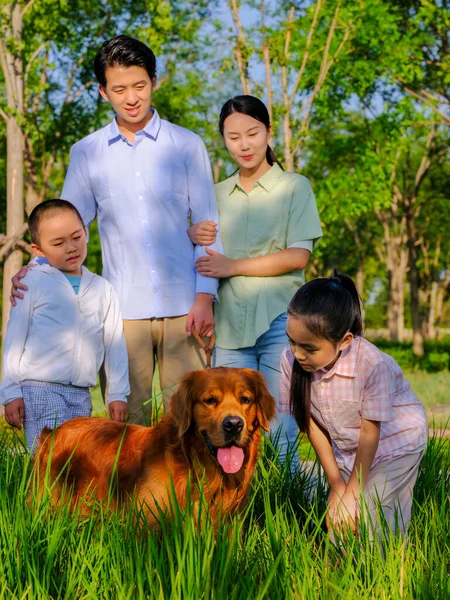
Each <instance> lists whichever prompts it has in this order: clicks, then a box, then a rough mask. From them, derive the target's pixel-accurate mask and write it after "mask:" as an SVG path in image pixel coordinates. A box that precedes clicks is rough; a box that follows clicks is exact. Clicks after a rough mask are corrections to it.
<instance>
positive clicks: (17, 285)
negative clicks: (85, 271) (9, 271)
mask: <svg viewBox="0 0 450 600" xmlns="http://www.w3.org/2000/svg"><path fill="white" fill-rule="evenodd" d="M61 199H62V200H67V201H68V202H71V203H72V204H73V205H74V206H75V207H76V208H77V210H78V212H79V213H80V215H81V218H82V219H83V222H84V224H85V226H86V229H87V228H88V227H89V225H90V224H91V223H92V221H93V220H94V219H95V216H96V214H97V203H96V201H95V197H94V194H93V192H92V190H91V188H90V185H89V172H88V168H87V158H86V156H85V154H84V152H83V151H82V149H80V147H79V144H75V145H74V146H72V149H71V151H70V163H69V168H68V170H67V174H66V179H65V181H64V187H63V190H62V192H61ZM32 260H34V259H32ZM40 260H42V261H43V262H46V260H47V259H40ZM28 269H29V266H28V265H25V266H23V267H22V268H21V269H20V271H18V272H17V273H16V274H15V275H14V277H13V278H12V279H11V295H10V297H9V300H10V302H11V304H12V306H16V304H17V302H16V298H19V300H22V299H23V298H24V294H23V293H22V292H21V291H20V290H23V291H24V292H26V291H27V290H28V288H27V286H26V285H25V284H24V283H22V282H21V279H23V278H24V277H25V275H26V274H27V272H28Z"/></svg>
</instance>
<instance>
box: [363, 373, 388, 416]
mask: <svg viewBox="0 0 450 600" xmlns="http://www.w3.org/2000/svg"><path fill="white" fill-rule="evenodd" d="M393 389H395V382H394V381H393V374H392V372H391V370H390V369H389V367H388V365H387V364H386V363H385V362H381V363H379V364H377V365H376V366H375V367H374V368H373V370H372V372H371V373H370V375H369V376H368V378H367V382H366V385H365V386H364V396H363V400H362V406H361V417H362V418H363V419H367V420H369V421H380V422H381V421H390V420H391V419H392V396H391V394H390V390H393Z"/></svg>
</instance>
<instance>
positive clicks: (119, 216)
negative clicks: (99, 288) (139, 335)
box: [61, 110, 223, 319]
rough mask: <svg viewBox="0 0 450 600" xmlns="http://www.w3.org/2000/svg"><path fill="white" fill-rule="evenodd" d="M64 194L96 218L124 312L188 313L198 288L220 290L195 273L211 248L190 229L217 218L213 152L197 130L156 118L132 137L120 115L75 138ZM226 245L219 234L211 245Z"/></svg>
mask: <svg viewBox="0 0 450 600" xmlns="http://www.w3.org/2000/svg"><path fill="white" fill-rule="evenodd" d="M61 198H64V199H65V200H68V201H70V202H72V204H74V205H75V206H76V207H77V208H78V210H79V211H80V213H81V216H82V217H83V220H84V222H85V224H86V226H89V224H90V223H91V222H92V221H93V220H94V219H95V217H97V218H98V226H99V232H100V238H101V245H102V258H103V276H104V277H105V278H106V279H107V280H108V281H109V282H110V283H111V284H112V286H113V287H114V290H115V291H116V293H117V295H118V297H119V301H120V306H121V310H122V315H123V318H124V319H146V318H153V317H158V318H161V317H175V316H180V315H185V314H187V313H188V312H189V310H190V309H191V307H192V305H193V304H194V302H195V295H196V293H199V292H204V293H208V294H213V295H214V296H215V295H216V293H217V280H216V279H213V278H208V277H203V276H201V275H199V274H198V273H196V272H195V270H194V264H195V260H196V259H197V258H198V257H199V256H203V255H205V249H204V248H203V247H201V246H196V247H194V246H193V244H192V243H191V241H190V239H189V236H188V234H187V230H188V228H189V226H190V222H189V218H190V217H191V218H192V221H193V223H197V222H199V221H204V220H211V221H214V222H216V223H218V211H217V205H216V200H215V193H214V184H213V179H212V174H211V167H210V163H209V158H208V154H207V152H206V148H205V145H204V144H203V142H202V140H201V138H200V137H199V136H198V135H196V134H195V133H193V132H191V131H188V130H187V129H184V128H182V127H178V126H177V125H174V124H172V123H169V122H168V121H165V120H163V119H161V118H160V117H159V115H158V113H157V112H156V110H153V117H152V119H151V120H150V121H149V123H148V124H147V125H146V126H145V128H144V129H142V130H141V131H138V132H137V133H136V134H135V141H134V143H133V144H131V143H130V142H129V141H128V140H127V139H126V138H125V137H124V136H123V135H122V134H121V132H120V130H119V127H118V125H117V122H116V120H115V119H114V120H113V121H112V122H111V123H110V124H109V125H107V126H106V127H103V128H102V129H100V130H98V131H96V132H94V133H93V134H91V135H89V136H87V137H86V138H84V139H82V140H81V141H79V142H77V143H76V144H75V145H74V146H73V147H72V150H71V153H70V164H69V169H68V172H67V176H66V180H65V182H64V188H63V191H62V194H61ZM211 247H212V248H213V249H214V250H216V251H217V252H223V248H222V244H221V241H220V239H218V240H217V241H216V242H215V243H214V244H213V245H212V246H211Z"/></svg>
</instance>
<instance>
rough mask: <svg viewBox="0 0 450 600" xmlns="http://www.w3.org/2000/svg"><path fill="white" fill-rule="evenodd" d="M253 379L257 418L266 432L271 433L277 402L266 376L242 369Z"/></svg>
mask: <svg viewBox="0 0 450 600" xmlns="http://www.w3.org/2000/svg"><path fill="white" fill-rule="evenodd" d="M242 370H243V371H245V372H246V373H247V375H248V376H249V377H250V378H251V379H252V381H253V385H254V389H255V403H256V417H257V419H258V422H259V424H260V426H261V427H262V428H263V429H264V431H269V423H270V421H271V420H272V419H273V418H274V417H275V410H276V402H275V398H274V397H273V396H272V394H270V392H269V390H268V388H267V383H266V380H265V379H264V375H263V374H262V373H260V372H259V371H253V370H252V369H242Z"/></svg>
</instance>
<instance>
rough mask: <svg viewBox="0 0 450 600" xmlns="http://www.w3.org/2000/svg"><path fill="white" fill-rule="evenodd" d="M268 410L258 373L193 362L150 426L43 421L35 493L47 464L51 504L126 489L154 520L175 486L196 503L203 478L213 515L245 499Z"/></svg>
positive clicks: (182, 498)
mask: <svg viewBox="0 0 450 600" xmlns="http://www.w3.org/2000/svg"><path fill="white" fill-rule="evenodd" d="M274 416H275V400H274V398H273V397H272V396H271V395H270V394H269V392H268V390H267V387H266V384H265V381H264V377H263V376H262V375H261V373H258V372H257V371H252V370H250V369H234V368H226V367H219V368H216V369H209V370H205V371H193V372H191V373H188V374H186V375H185V376H184V378H183V380H182V381H181V383H180V384H179V386H178V388H177V390H176V392H175V394H174V395H173V397H172V399H171V402H170V407H169V410H168V412H167V414H166V415H165V416H164V417H163V418H162V419H161V420H160V421H159V422H158V423H157V424H156V425H154V426H153V427H141V426H139V425H128V424H124V423H118V422H115V421H110V420H108V419H102V418H77V419H72V420H70V421H67V422H66V423H63V424H62V425H60V426H59V427H58V428H56V429H55V430H54V431H53V432H52V431H50V430H49V429H46V430H44V431H43V433H42V435H41V438H40V441H39V446H38V450H37V453H36V459H35V469H36V475H37V480H38V484H39V490H40V494H41V496H42V493H43V490H44V485H45V479H46V472H47V471H48V472H49V477H50V481H49V483H50V486H51V497H52V500H53V501H54V503H55V504H56V505H59V504H63V503H65V502H67V501H68V498H69V497H70V502H71V510H73V509H74V507H75V506H76V505H78V506H79V509H80V512H81V514H87V513H89V511H90V504H91V502H90V501H89V499H90V500H92V497H95V498H96V499H98V500H100V501H103V502H108V503H109V506H110V507H111V508H113V509H114V508H117V507H120V506H123V505H126V504H127V503H129V502H130V499H131V498H133V497H134V498H135V499H136V501H137V503H138V506H139V508H142V509H143V511H144V513H145V514H146V517H147V520H148V522H149V523H150V524H151V525H157V521H158V514H159V511H161V510H162V511H163V512H166V513H167V512H169V511H170V506H171V501H172V499H173V496H174V495H175V497H176V499H177V502H178V505H179V506H180V507H181V508H184V507H185V506H186V503H187V500H188V498H187V494H188V493H190V499H191V500H193V501H194V510H195V508H196V504H195V503H198V501H199V499H200V493H201V491H200V485H199V482H200V480H201V479H202V478H203V485H202V492H203V496H204V498H205V500H206V502H208V505H209V513H210V514H211V516H212V518H213V519H214V520H215V522H216V523H217V517H218V515H219V514H222V515H227V514H234V513H236V511H239V509H240V508H242V507H243V505H244V504H245V500H246V496H247V493H248V489H249V483H250V480H251V477H252V475H253V472H254V469H255V464H256V459H257V454H258V446H259V443H260V440H261V435H262V434H261V429H264V430H265V431H267V430H268V428H269V422H270V420H271V419H272V418H273V417H274ZM49 463H50V464H49ZM189 480H190V483H189V484H188V482H189ZM69 490H70V495H68V494H69ZM111 490H113V491H112V492H111Z"/></svg>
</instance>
